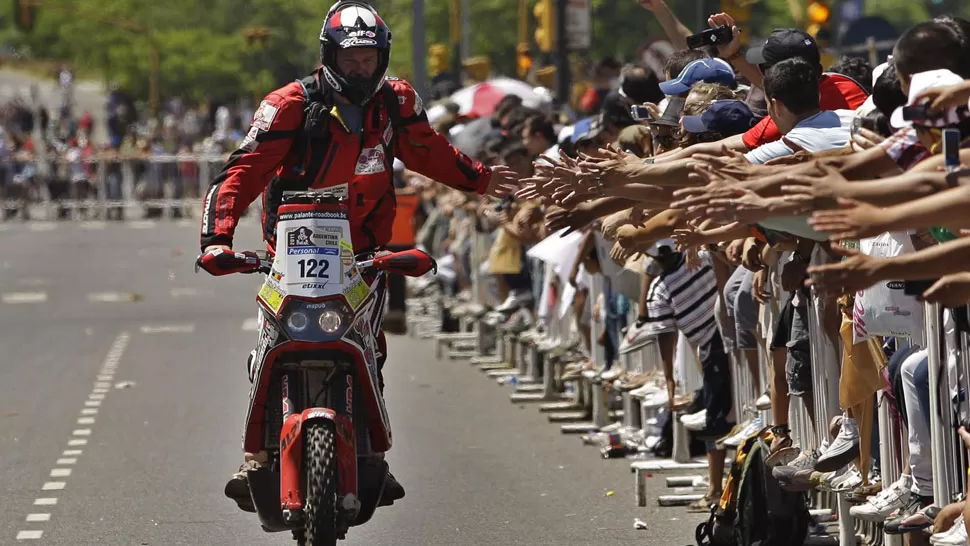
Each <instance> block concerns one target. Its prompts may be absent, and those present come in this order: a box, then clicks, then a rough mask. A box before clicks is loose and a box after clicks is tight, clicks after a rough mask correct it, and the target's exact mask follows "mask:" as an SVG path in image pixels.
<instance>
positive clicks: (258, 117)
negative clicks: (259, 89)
mask: <svg viewBox="0 0 970 546" xmlns="http://www.w3.org/2000/svg"><path fill="white" fill-rule="evenodd" d="M279 111H280V107H279V106H277V105H275V104H271V103H270V102H268V101H265V100H264V101H263V102H261V103H260V104H259V110H256V114H255V115H254V116H253V125H252V127H254V128H256V129H259V130H260V131H269V128H270V127H272V126H273V120H274V119H276V114H277V113H278V112H279ZM250 134H252V131H250Z"/></svg>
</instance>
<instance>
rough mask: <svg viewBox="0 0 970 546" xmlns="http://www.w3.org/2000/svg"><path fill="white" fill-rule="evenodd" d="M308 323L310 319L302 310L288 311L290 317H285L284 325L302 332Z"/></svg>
mask: <svg viewBox="0 0 970 546" xmlns="http://www.w3.org/2000/svg"><path fill="white" fill-rule="evenodd" d="M309 324H310V319H309V318H308V317H307V316H306V313H304V312H302V311H294V312H292V313H290V317H289V318H288V319H286V325H287V326H289V327H290V329H292V330H294V331H297V332H302V331H303V330H306V328H307V326H308V325H309Z"/></svg>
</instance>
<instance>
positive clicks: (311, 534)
mask: <svg viewBox="0 0 970 546" xmlns="http://www.w3.org/2000/svg"><path fill="white" fill-rule="evenodd" d="M305 431H306V436H304V442H303V449H304V452H303V468H304V469H305V474H306V489H305V491H306V501H305V502H304V503H303V516H304V519H305V520H306V522H305V524H304V528H303V530H302V533H299V534H298V536H297V542H298V543H299V546H335V545H336V544H337V456H336V433H335V431H334V425H333V422H331V421H314V422H312V423H309V424H306V425H305ZM299 535H302V536H299Z"/></svg>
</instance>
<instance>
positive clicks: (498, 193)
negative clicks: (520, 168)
mask: <svg viewBox="0 0 970 546" xmlns="http://www.w3.org/2000/svg"><path fill="white" fill-rule="evenodd" d="M518 182H519V173H517V172H515V171H513V170H512V169H511V168H509V167H508V166H507V165H497V166H495V167H492V177H491V178H490V179H489V181H488V188H487V189H486V190H485V195H489V196H492V197H498V198H499V199H501V198H503V197H505V196H507V195H509V194H511V193H513V192H514V191H515V190H517V189H519V184H518Z"/></svg>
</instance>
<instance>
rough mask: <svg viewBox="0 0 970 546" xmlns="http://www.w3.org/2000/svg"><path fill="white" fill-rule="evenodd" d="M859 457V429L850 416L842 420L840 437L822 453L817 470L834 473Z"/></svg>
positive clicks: (816, 466) (816, 465)
mask: <svg viewBox="0 0 970 546" xmlns="http://www.w3.org/2000/svg"><path fill="white" fill-rule="evenodd" d="M858 456H859V427H858V425H856V422H855V419H850V418H849V417H848V416H846V417H843V418H842V425H841V426H840V427H839V435H838V436H836V437H835V440H833V441H832V444H831V445H830V446H829V447H828V449H826V450H825V451H823V452H822V454H821V455H819V457H818V462H817V463H815V470H817V471H819V472H833V471H835V470H838V469H840V468H842V467H843V466H846V465H847V464H849V463H851V462H852V461H853V460H854V459H855V458H856V457H858Z"/></svg>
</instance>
